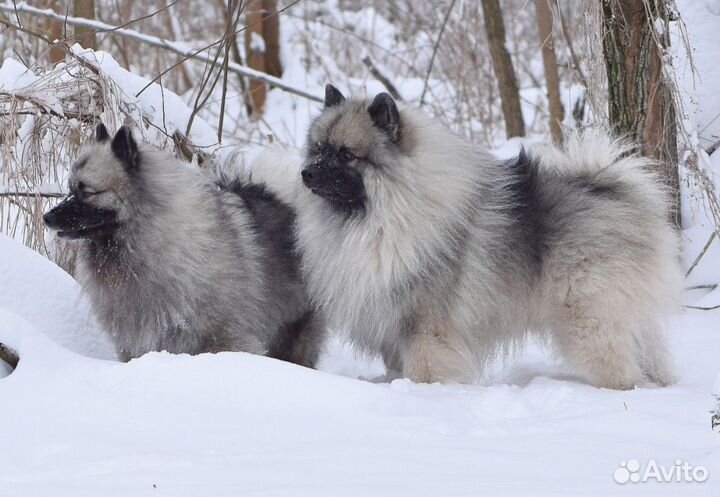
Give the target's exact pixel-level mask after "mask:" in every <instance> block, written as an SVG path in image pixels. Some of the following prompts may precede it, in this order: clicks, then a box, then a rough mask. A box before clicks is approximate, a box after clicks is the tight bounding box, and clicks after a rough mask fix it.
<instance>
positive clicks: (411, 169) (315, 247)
mask: <svg viewBox="0 0 720 497" xmlns="http://www.w3.org/2000/svg"><path fill="white" fill-rule="evenodd" d="M291 162H292V161H290V160H288V158H287V156H286V155H285V156H284V157H282V156H278V155H277V154H275V155H266V156H265V157H263V158H261V159H260V160H259V161H258V162H257V163H256V165H255V167H254V169H253V175H254V176H255V179H256V180H258V179H259V180H262V181H264V182H265V183H266V184H267V185H268V186H270V187H271V188H273V189H275V190H276V192H277V193H278V194H279V195H281V196H282V197H283V198H284V199H285V200H287V201H289V202H293V203H294V204H295V205H296V207H297V211H298V225H297V233H296V234H297V239H298V245H299V248H300V250H301V252H302V256H303V261H302V270H303V273H304V275H305V277H306V278H307V280H308V284H309V288H310V292H311V295H312V297H313V298H314V300H315V302H316V303H317V304H318V305H319V306H320V307H321V308H322V309H323V310H324V311H325V312H326V313H327V316H328V319H329V324H330V325H331V326H332V327H333V328H335V329H338V330H344V331H346V332H347V336H348V338H349V340H350V341H351V342H352V343H353V344H354V345H355V346H357V347H358V348H360V349H362V350H365V351H368V352H370V353H372V354H376V355H379V356H381V357H382V358H383V359H384V361H385V363H386V365H387V366H388V367H389V368H391V369H396V370H399V371H400V372H402V374H403V375H404V376H405V377H408V378H411V379H413V380H415V381H421V382H433V381H450V382H455V381H457V382H470V381H474V380H476V379H477V375H478V373H480V372H481V371H482V366H483V365H485V364H487V363H488V361H489V360H490V359H492V358H494V357H496V356H497V354H498V353H499V352H501V351H503V350H507V349H509V348H510V346H512V345H515V344H518V343H521V341H522V340H523V339H524V338H525V337H526V336H527V335H528V334H529V333H537V334H539V335H541V336H544V337H548V338H549V341H550V342H551V343H552V345H553V346H554V348H555V349H556V350H557V352H558V353H559V354H560V355H561V356H562V357H564V358H565V359H566V360H567V361H568V362H570V363H571V364H572V365H574V367H575V368H577V370H578V371H579V372H581V373H583V374H585V375H587V377H588V378H589V380H590V381H591V382H592V384H593V385H596V386H599V387H608V388H616V389H627V388H632V387H633V386H634V385H638V384H641V383H643V382H645V381H651V382H655V383H658V384H661V385H665V384H668V383H670V382H671V381H672V374H671V368H670V366H669V363H668V362H669V361H668V356H667V351H666V346H665V340H664V336H663V324H662V323H663V320H664V318H665V317H666V316H667V315H668V314H669V313H672V312H674V311H675V309H676V308H677V304H678V296H679V290H680V288H681V284H680V282H681V278H680V272H679V267H678V246H679V244H678V237H677V235H676V232H675V230H674V229H673V227H672V226H671V225H670V223H669V222H668V203H667V196H666V192H665V191H664V188H663V187H662V186H661V182H660V181H659V179H658V178H657V177H656V176H655V174H653V173H652V172H651V171H650V168H649V166H651V164H650V161H649V160H647V159H645V158H642V157H638V156H636V155H632V154H630V153H629V148H628V147H627V146H626V145H623V144H622V143H621V142H618V141H615V140H613V139H611V138H610V137H609V136H607V135H606V134H604V133H602V132H586V133H584V134H582V135H575V136H571V137H569V138H568V140H567V142H566V145H565V147H564V149H563V150H560V149H558V148H554V147H546V148H542V149H538V150H534V151H533V150H531V151H530V152H527V153H526V152H523V153H521V154H520V155H519V156H518V157H517V158H516V159H514V160H512V161H508V162H501V161H498V160H496V159H494V158H493V157H492V156H490V155H489V154H488V153H486V152H484V151H482V150H479V149H477V148H476V147H475V146H473V145H472V144H470V143H468V142H467V141H465V140H463V139H461V138H460V137H458V136H456V135H455V134H453V133H451V132H450V131H449V130H447V129H446V128H444V127H443V126H441V125H439V124H438V123H436V122H435V121H433V120H432V119H430V118H428V117H426V116H425V115H423V114H421V113H420V112H419V111H417V110H414V109H411V108H404V107H403V108H398V106H397V105H396V104H395V102H394V101H393V99H392V98H391V97H390V96H389V95H387V94H384V93H381V94H379V95H377V96H376V97H375V98H374V99H373V100H372V101H369V100H360V99H353V100H346V99H345V98H344V97H343V95H342V94H341V93H340V92H339V91H338V90H337V89H335V88H334V87H332V86H330V85H328V86H327V88H326V97H325V108H324V110H323V112H322V113H321V114H320V115H319V116H318V117H317V118H316V119H315V120H314V122H313V123H312V125H311V127H310V130H309V132H308V140H307V147H306V150H305V158H304V160H303V161H302V163H301V164H299V168H301V169H302V176H301V177H302V183H303V184H304V186H303V185H301V184H300V181H299V179H300V174H299V173H298V170H297V169H295V170H294V171H292V167H291V166H298V164H292V163H291ZM289 167H290V169H291V170H290V171H288V168H289Z"/></svg>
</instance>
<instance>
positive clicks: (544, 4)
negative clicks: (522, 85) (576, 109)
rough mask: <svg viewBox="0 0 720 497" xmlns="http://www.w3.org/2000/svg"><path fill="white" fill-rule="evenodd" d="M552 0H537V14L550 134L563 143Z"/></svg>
mask: <svg viewBox="0 0 720 497" xmlns="http://www.w3.org/2000/svg"><path fill="white" fill-rule="evenodd" d="M550 1H551V0H536V2H535V14H536V18H537V27H538V35H539V36H540V47H541V51H542V59H543V66H544V67H545V87H546V88H547V98H548V106H549V107H550V136H552V139H553V141H554V142H555V143H562V141H563V132H562V122H563V119H564V118H565V109H563V104H562V101H561V100H560V76H559V75H558V68H557V57H556V56H555V42H554V38H553V9H552V5H551V4H550Z"/></svg>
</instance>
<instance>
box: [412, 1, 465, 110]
mask: <svg viewBox="0 0 720 497" xmlns="http://www.w3.org/2000/svg"><path fill="white" fill-rule="evenodd" d="M455 2H456V0H452V2H451V3H450V6H449V7H448V9H447V12H445V19H443V23H442V26H441V27H440V32H439V33H438V37H437V40H435V45H434V46H433V51H432V56H431V57H430V64H429V65H428V70H427V73H425V81H424V82H423V91H422V94H421V95H420V106H422V105H424V104H425V93H426V92H427V88H428V80H429V79H430V73H431V72H432V68H433V64H434V63H435V56H436V55H437V51H438V47H439V46H440V40H442V37H443V34H444V33H445V28H446V27H447V23H448V20H450V13H451V12H452V9H453V7H455Z"/></svg>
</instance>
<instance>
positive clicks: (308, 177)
mask: <svg viewBox="0 0 720 497" xmlns="http://www.w3.org/2000/svg"><path fill="white" fill-rule="evenodd" d="M300 174H301V175H302V179H303V183H305V184H306V185H308V186H310V184H311V183H312V182H313V179H315V176H314V175H313V172H312V171H311V170H310V169H309V168H305V169H303V170H302V172H301V173H300Z"/></svg>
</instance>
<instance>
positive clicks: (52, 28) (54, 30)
mask: <svg viewBox="0 0 720 497" xmlns="http://www.w3.org/2000/svg"><path fill="white" fill-rule="evenodd" d="M48 7H49V8H51V9H53V10H54V11H56V12H63V10H64V9H63V8H62V7H63V2H61V1H60V0H51V1H50V4H49V6H48ZM47 23H48V31H49V32H50V36H49V38H50V39H51V40H62V39H64V38H65V36H64V34H63V23H62V22H61V21H59V20H55V19H52V20H51V19H48V21H47ZM49 55H50V62H51V63H52V64H53V65H54V64H57V63H58V62H62V61H64V60H65V50H63V49H62V48H60V47H51V48H50V54H49Z"/></svg>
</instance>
